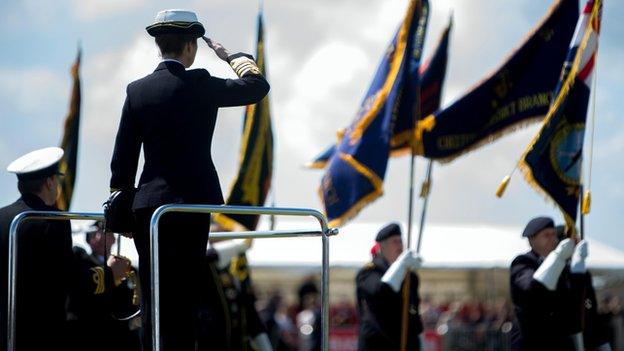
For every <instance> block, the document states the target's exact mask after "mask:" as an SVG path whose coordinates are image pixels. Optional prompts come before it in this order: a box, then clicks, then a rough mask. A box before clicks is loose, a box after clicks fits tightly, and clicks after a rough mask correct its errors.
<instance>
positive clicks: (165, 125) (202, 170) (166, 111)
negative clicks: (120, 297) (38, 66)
mask: <svg viewBox="0 0 624 351" xmlns="http://www.w3.org/2000/svg"><path fill="white" fill-rule="evenodd" d="M147 32H148V33H149V34H150V35H152V36H154V37H155V40H156V44H157V45H158V47H159V49H160V52H161V55H162V58H163V61H162V62H161V63H160V64H159V65H158V67H156V70H155V71H154V72H153V73H152V74H150V75H148V76H146V77H144V78H142V79H139V80H137V81H135V82H132V83H131V84H130V85H128V88H127V97H126V101H125V103H124V106H123V110H122V115H121V122H120V125H119V130H118V132H117V138H116V141H115V149H114V152H113V158H112V161H111V171H112V176H111V181H110V186H111V190H119V189H122V190H128V189H132V188H133V187H134V181H135V175H136V171H137V166H138V160H139V154H140V151H141V146H143V151H144V156H145V165H144V167H143V173H142V174H141V179H140V180H139V186H138V191H137V193H136V196H135V198H134V204H133V209H134V211H135V215H136V219H137V229H136V231H135V233H134V241H135V245H136V248H137V251H138V253H139V266H140V276H141V285H142V286H144V287H147V288H146V289H149V287H150V279H149V277H150V272H149V264H150V257H149V256H150V255H149V254H150V252H149V223H150V218H151V216H152V213H153V212H154V210H155V209H156V208H157V207H159V206H161V205H163V204H167V203H192V204H213V205H219V204H223V196H222V194H221V188H220V186H219V179H218V176H217V172H216V170H215V167H214V165H213V162H212V156H211V143H212V136H213V132H214V128H215V122H216V117H217V110H218V109H219V108H220V107H227V106H243V105H248V104H254V103H256V102H259V101H260V100H261V99H262V98H263V97H264V96H265V95H266V94H267V93H268V91H269V84H268V83H267V81H266V80H265V79H264V77H263V76H262V75H261V74H260V70H259V69H258V67H257V66H256V64H255V62H254V61H253V58H252V57H251V56H249V55H246V54H240V53H239V54H234V55H230V54H229V53H228V51H227V50H226V49H225V48H224V47H223V46H222V45H220V44H217V43H215V42H213V41H212V40H210V39H208V38H206V37H202V36H203V35H204V33H205V30H204V27H203V25H202V24H201V23H200V22H198V21H197V16H196V15H195V13H194V12H190V11H181V10H166V11H161V12H159V13H158V14H157V16H156V21H155V23H154V24H153V25H150V26H149V27H147ZM200 37H202V38H203V40H204V41H205V42H206V43H207V44H208V46H210V47H211V48H212V49H213V50H214V51H215V53H216V54H217V56H218V57H219V58H221V59H222V60H224V61H226V62H228V63H229V64H230V66H231V67H232V69H233V70H234V72H235V73H236V74H237V75H238V77H239V78H238V79H221V78H216V77H212V76H211V75H210V74H209V73H208V71H206V70H205V69H193V70H186V68H188V67H190V66H191V65H192V64H193V61H194V59H195V55H196V53H197V48H198V45H197V38H200ZM209 222H210V220H209V216H207V215H200V214H179V213H172V214H167V215H165V216H163V218H162V220H161V222H160V249H161V252H160V264H161V270H160V274H161V277H160V289H161V290H160V311H161V329H160V330H161V337H162V347H163V349H164V350H174V349H175V350H181V351H184V350H194V349H195V344H196V340H197V330H198V321H199V318H198V309H199V296H200V295H201V294H200V291H199V287H198V281H199V279H198V277H204V276H206V274H204V272H203V269H202V267H204V265H202V261H203V260H204V259H205V250H206V246H207V242H208V232H209ZM180 282H183V283H184V285H183V287H181V285H180ZM143 298H144V304H145V306H144V308H143V310H144V311H145V312H146V313H145V314H144V319H143V320H144V322H146V323H145V324H144V332H146V333H145V335H144V346H149V345H150V344H151V335H150V333H151V328H152V327H151V323H150V320H151V316H150V313H149V312H150V311H151V307H150V301H149V298H150V294H143ZM147 349H149V348H147Z"/></svg>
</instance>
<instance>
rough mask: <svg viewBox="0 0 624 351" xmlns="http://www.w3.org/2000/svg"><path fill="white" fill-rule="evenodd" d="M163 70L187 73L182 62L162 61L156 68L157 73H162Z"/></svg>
mask: <svg viewBox="0 0 624 351" xmlns="http://www.w3.org/2000/svg"><path fill="white" fill-rule="evenodd" d="M163 69H167V70H169V71H182V72H183V71H185V70H186V68H185V67H184V65H183V64H182V62H180V61H178V60H173V59H164V60H163V61H161V62H160V63H159V64H158V66H157V67H156V70H155V71H160V70H163Z"/></svg>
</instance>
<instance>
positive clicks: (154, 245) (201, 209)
mask: <svg viewBox="0 0 624 351" xmlns="http://www.w3.org/2000/svg"><path fill="white" fill-rule="evenodd" d="M168 212H183V213H206V214H208V213H210V214H212V213H222V214H246V215H280V216H299V217H314V218H316V219H317V220H318V222H319V224H320V225H321V230H320V231H312V230H296V231H277V230H269V231H255V232H223V233H211V234H210V237H211V238H214V239H217V238H218V239H241V238H293V237H305V236H320V237H321V238H322V263H321V267H322V268H321V335H322V339H321V340H322V348H321V349H322V350H323V351H329V236H331V235H336V234H338V229H336V228H332V229H330V228H329V227H328V224H327V219H326V218H325V216H324V215H323V214H322V213H320V212H319V211H316V210H312V209H305V208H278V207H257V206H213V205H164V206H160V207H159V208H158V209H156V211H154V214H153V215H152V219H151V223H150V247H151V250H152V252H151V257H150V260H151V261H150V265H151V275H152V276H151V285H152V286H151V294H152V306H151V307H152V346H153V351H160V289H159V288H160V277H159V272H160V262H159V259H158V223H159V221H160V218H161V217H162V216H163V215H164V214H165V213H168Z"/></svg>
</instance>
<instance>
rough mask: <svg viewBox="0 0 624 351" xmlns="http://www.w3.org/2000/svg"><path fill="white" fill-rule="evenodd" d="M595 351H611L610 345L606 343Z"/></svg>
mask: <svg viewBox="0 0 624 351" xmlns="http://www.w3.org/2000/svg"><path fill="white" fill-rule="evenodd" d="M596 351H611V345H610V344H609V343H608V342H606V343H604V344H602V345H600V346H598V347H597V348H596Z"/></svg>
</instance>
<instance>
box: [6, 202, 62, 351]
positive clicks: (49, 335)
mask: <svg viewBox="0 0 624 351" xmlns="http://www.w3.org/2000/svg"><path fill="white" fill-rule="evenodd" d="M25 211H58V209H57V208H55V207H51V206H47V205H46V204H45V203H44V202H43V200H41V199H40V198H39V197H38V196H36V195H30V194H25V195H23V196H22V197H21V198H20V199H19V200H17V201H16V202H14V203H13V204H11V205H9V206H6V207H4V208H1V209H0V256H1V257H0V308H1V311H2V313H0V316H1V318H2V326H1V327H0V336H1V337H0V338H1V339H2V340H1V342H2V345H1V346H0V347H2V348H4V346H5V345H6V338H7V335H6V333H7V329H6V325H7V324H6V323H7V319H6V318H7V317H6V312H5V311H7V298H8V296H7V293H8V286H7V280H8V277H7V268H8V267H7V264H8V236H9V227H10V225H11V221H12V220H13V218H14V217H15V216H16V215H18V214H20V213H22V212H25ZM72 259H73V254H72V238H71V227H70V224H69V221H45V220H28V221H26V222H23V223H22V224H21V225H20V227H19V229H18V261H17V296H16V298H17V306H16V308H17V320H16V323H17V324H16V328H17V335H16V346H17V349H18V350H37V349H48V348H49V349H59V348H57V347H55V346H58V347H62V346H61V345H62V343H63V342H64V340H65V338H64V336H65V334H64V333H65V328H66V323H65V322H66V314H65V304H66V301H67V294H68V287H69V284H70V282H71V275H72ZM44 346H45V348H43V347H44Z"/></svg>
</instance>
